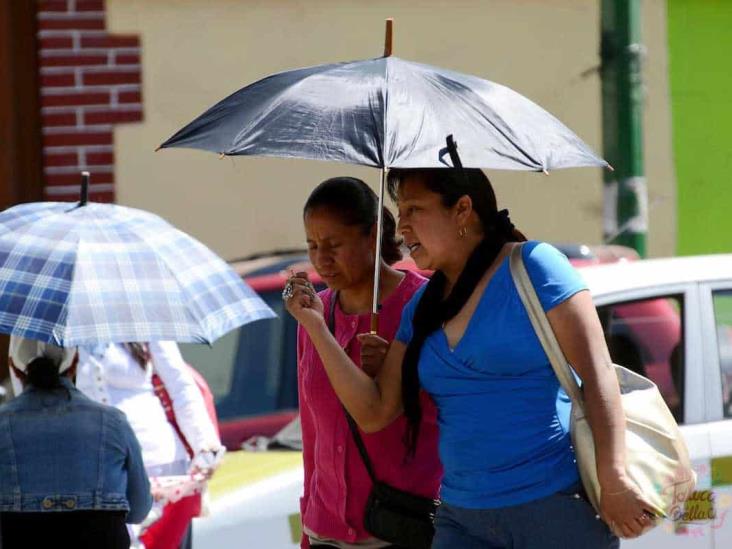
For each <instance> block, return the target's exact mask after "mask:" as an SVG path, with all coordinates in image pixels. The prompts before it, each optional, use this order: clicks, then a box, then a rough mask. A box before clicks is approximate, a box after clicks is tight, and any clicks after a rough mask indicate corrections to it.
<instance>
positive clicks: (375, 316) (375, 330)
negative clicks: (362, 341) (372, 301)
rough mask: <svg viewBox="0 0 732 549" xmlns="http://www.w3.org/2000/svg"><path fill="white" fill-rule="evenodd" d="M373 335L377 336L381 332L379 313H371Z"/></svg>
mask: <svg viewBox="0 0 732 549" xmlns="http://www.w3.org/2000/svg"><path fill="white" fill-rule="evenodd" d="M370 332H371V335H376V334H378V332H379V313H371V329H370Z"/></svg>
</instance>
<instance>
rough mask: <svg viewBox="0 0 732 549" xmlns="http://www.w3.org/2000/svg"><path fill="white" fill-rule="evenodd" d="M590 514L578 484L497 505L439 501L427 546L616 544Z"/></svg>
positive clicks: (519, 548)
mask: <svg viewBox="0 0 732 549" xmlns="http://www.w3.org/2000/svg"><path fill="white" fill-rule="evenodd" d="M595 517H596V513H595V510H594V509H593V508H592V506H591V505H590V504H589V502H588V501H587V500H586V499H585V498H584V493H583V492H582V488H581V486H580V485H579V484H576V485H574V486H570V487H569V488H567V489H566V490H561V491H559V492H557V493H555V494H552V495H551V496H549V497H546V498H542V499H538V500H535V501H530V502H528V503H523V504H521V505H514V506H511V507H502V508H499V509H465V508H463V507H456V506H454V505H450V504H446V503H443V504H442V505H440V506H439V508H438V509H437V516H436V517H435V539H434V541H433V542H432V549H455V548H457V547H459V548H460V549H552V548H555V547H556V548H561V549H588V548H592V549H617V548H618V547H620V540H618V538H617V537H616V536H614V535H613V534H612V532H611V531H610V529H609V528H608V527H607V525H606V524H605V523H604V522H603V521H602V520H600V519H599V518H595Z"/></svg>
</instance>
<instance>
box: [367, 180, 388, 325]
mask: <svg viewBox="0 0 732 549" xmlns="http://www.w3.org/2000/svg"><path fill="white" fill-rule="evenodd" d="M387 170H388V168H381V186H380V187H379V209H378V212H377V213H376V254H375V255H374V292H373V301H372V304H371V305H372V306H371V333H372V334H375V333H376V330H377V329H378V327H379V309H380V306H379V280H380V278H381V246H382V242H381V240H382V234H381V233H382V232H383V230H384V192H385V187H386V172H387Z"/></svg>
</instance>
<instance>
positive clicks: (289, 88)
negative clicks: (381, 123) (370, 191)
mask: <svg viewBox="0 0 732 549" xmlns="http://www.w3.org/2000/svg"><path fill="white" fill-rule="evenodd" d="M378 59H379V58H377V60H378ZM362 62H363V61H360V60H359V61H345V62H343V63H330V64H326V65H323V66H325V67H327V68H326V69H324V70H322V71H318V72H313V73H311V74H308V75H307V76H305V77H303V78H301V79H299V80H297V81H296V82H294V83H293V84H291V85H290V86H287V87H286V88H284V89H283V90H281V91H279V92H278V93H277V94H275V95H274V97H273V98H272V99H271V100H270V102H269V107H268V109H267V111H266V112H267V113H270V112H272V111H273V110H274V109H275V108H276V106H277V105H278V104H279V102H280V101H281V100H282V98H283V97H284V96H286V95H289V94H290V92H292V91H293V90H296V89H298V88H299V87H301V86H303V85H304V84H305V83H306V81H307V80H308V79H309V78H310V77H312V76H322V75H325V74H328V73H329V72H331V71H333V70H338V69H343V68H348V67H349V66H350V65H353V64H356V63H362ZM312 68H317V66H316V67H312ZM280 74H282V73H280ZM273 76H277V75H273ZM244 89H246V88H244ZM239 91H242V90H239ZM236 93H238V92H236ZM204 114H205V113H204ZM264 118H266V115H265V114H260V115H259V116H258V117H257V118H256V120H251V121H250V122H249V124H247V125H246V126H244V127H243V128H241V129H240V130H239V131H238V132H237V133H236V135H235V136H234V137H233V139H231V142H230V144H229V150H228V151H222V153H221V154H224V155H232V156H235V155H237V154H236V153H235V154H231V152H232V149H233V148H234V147H236V144H237V143H238V142H239V141H240V140H241V139H242V137H243V136H244V135H246V134H247V133H248V132H249V131H250V130H251V128H252V126H254V125H255V124H257V123H258V122H259V121H261V120H262V119H264ZM260 155H261V156H279V155H262V154H261V153H257V156H260ZM382 163H383V162H382ZM365 165H369V164H365ZM375 167H380V166H375Z"/></svg>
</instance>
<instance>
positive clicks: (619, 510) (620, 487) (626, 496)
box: [600, 474, 656, 538]
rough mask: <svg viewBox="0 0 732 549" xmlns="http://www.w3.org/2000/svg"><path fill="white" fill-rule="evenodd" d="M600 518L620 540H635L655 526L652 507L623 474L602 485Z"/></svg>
mask: <svg viewBox="0 0 732 549" xmlns="http://www.w3.org/2000/svg"><path fill="white" fill-rule="evenodd" d="M600 516H601V517H602V519H603V520H604V521H605V522H606V523H607V525H608V526H609V527H610V529H611V530H612V531H613V533H614V534H615V535H616V536H618V537H621V538H636V537H638V536H640V535H641V534H643V533H644V532H646V531H647V530H649V529H651V528H653V527H654V526H655V525H656V518H655V514H654V513H653V506H652V505H651V504H649V503H648V502H647V501H646V500H645V499H644V498H643V496H642V495H641V493H640V491H639V490H638V488H637V487H636V485H635V483H634V482H633V481H632V480H630V478H628V477H627V476H626V475H624V474H623V475H620V476H619V477H617V478H616V479H614V480H613V482H612V483H606V484H603V485H602V495H601V497H600Z"/></svg>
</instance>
